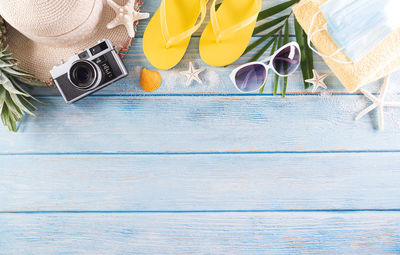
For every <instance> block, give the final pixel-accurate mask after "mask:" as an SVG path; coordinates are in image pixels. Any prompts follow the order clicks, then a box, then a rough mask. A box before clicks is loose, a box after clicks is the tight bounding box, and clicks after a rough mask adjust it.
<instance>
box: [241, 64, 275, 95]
mask: <svg viewBox="0 0 400 255" xmlns="http://www.w3.org/2000/svg"><path fill="white" fill-rule="evenodd" d="M266 77H267V70H265V67H264V66H263V65H261V64H253V65H248V66H245V67H243V68H241V69H240V70H239V71H238V72H237V73H236V76H235V81H236V86H237V88H238V89H239V90H240V91H242V92H250V91H255V90H257V89H259V88H261V87H262V85H263V84H264V81H265V78H266Z"/></svg>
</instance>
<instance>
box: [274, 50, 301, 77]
mask: <svg viewBox="0 0 400 255" xmlns="http://www.w3.org/2000/svg"><path fill="white" fill-rule="evenodd" d="M272 64H273V65H274V69H275V70H276V72H278V74H280V75H288V74H291V73H292V72H294V71H295V70H296V69H297V67H298V66H299V64H300V51H299V49H298V48H297V47H295V46H293V45H289V46H287V47H286V48H283V49H282V50H281V51H280V52H278V54H277V55H276V57H275V58H274V59H273V62H272Z"/></svg>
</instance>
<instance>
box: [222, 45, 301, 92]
mask: <svg viewBox="0 0 400 255" xmlns="http://www.w3.org/2000/svg"><path fill="white" fill-rule="evenodd" d="M289 46H294V47H296V48H297V50H298V51H299V55H300V56H299V63H298V64H297V66H296V68H295V69H293V71H291V72H290V73H288V74H285V75H282V74H279V73H278V72H277V71H276V70H275V67H274V65H273V64H272V63H273V60H274V58H276V56H277V55H278V54H279V53H280V52H281V51H282V50H283V49H285V48H287V47H289ZM267 62H269V63H268V64H265V63H267ZM300 62H301V50H300V46H299V44H298V43H297V42H290V43H287V44H285V45H283V46H282V47H280V48H279V49H278V50H277V51H275V53H274V54H273V55H272V56H269V57H267V58H265V59H264V60H263V61H254V62H250V63H247V64H244V65H240V66H238V67H237V68H235V69H234V70H233V71H232V72H231V74H230V75H229V77H230V78H231V81H232V82H233V84H234V85H235V88H236V89H237V90H239V91H240V92H242V93H253V92H255V91H257V90H259V89H260V88H261V87H262V86H263V85H264V84H265V83H266V82H267V80H268V72H269V69H272V70H273V71H274V72H275V73H276V74H277V75H279V76H280V77H288V76H290V75H292V74H293V73H294V72H296V71H297V69H298V68H299V66H300ZM254 64H259V65H262V66H263V67H264V68H265V73H266V75H265V79H264V82H263V83H262V85H261V86H260V87H259V88H257V89H254V90H251V91H242V90H241V89H239V87H238V85H237V84H236V74H237V72H239V70H241V69H242V68H244V67H247V66H251V65H254Z"/></svg>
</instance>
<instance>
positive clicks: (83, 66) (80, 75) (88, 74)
mask: <svg viewBox="0 0 400 255" xmlns="http://www.w3.org/2000/svg"><path fill="white" fill-rule="evenodd" d="M69 77H70V80H71V82H72V83H73V84H74V85H75V86H76V87H78V88H79V89H88V88H90V87H91V86H92V85H93V84H94V83H95V82H96V77H97V75H96V69H95V67H94V66H93V64H91V63H90V62H87V61H79V62H76V63H75V64H73V65H72V67H71V69H70V73H69Z"/></svg>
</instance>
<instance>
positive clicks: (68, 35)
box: [0, 0, 131, 81]
mask: <svg viewBox="0 0 400 255" xmlns="http://www.w3.org/2000/svg"><path fill="white" fill-rule="evenodd" d="M105 1H106V0H1V1H0V16H2V17H3V18H4V19H5V21H6V22H7V24H8V25H7V29H8V31H7V44H8V45H9V47H10V52H12V53H13V57H15V58H16V59H18V60H19V62H20V63H19V66H20V67H21V68H22V69H24V70H26V71H28V72H30V73H32V74H33V75H35V77H36V78H37V79H39V80H44V81H48V80H49V79H50V73H49V71H50V70H51V69H52V68H53V66H55V65H59V64H60V63H61V60H65V61H67V60H68V59H69V57H71V56H72V55H74V54H76V53H78V52H79V51H81V50H83V49H86V48H88V47H90V46H93V45H94V44H95V43H96V42H97V41H98V40H100V39H103V38H107V39H110V40H111V41H112V42H113V44H114V45H115V46H116V47H117V50H118V49H121V48H126V47H128V46H129V44H130V43H131V39H130V38H129V36H128V33H127V31H126V29H125V28H124V27H123V26H118V27H116V28H114V29H111V30H109V29H107V28H106V25H107V23H109V22H110V21H111V20H113V19H114V17H115V12H114V11H113V9H111V8H110V7H109V6H108V5H107V3H106V2H105ZM114 1H115V2H116V3H117V4H119V5H125V4H126V3H127V2H128V0H114Z"/></svg>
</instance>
